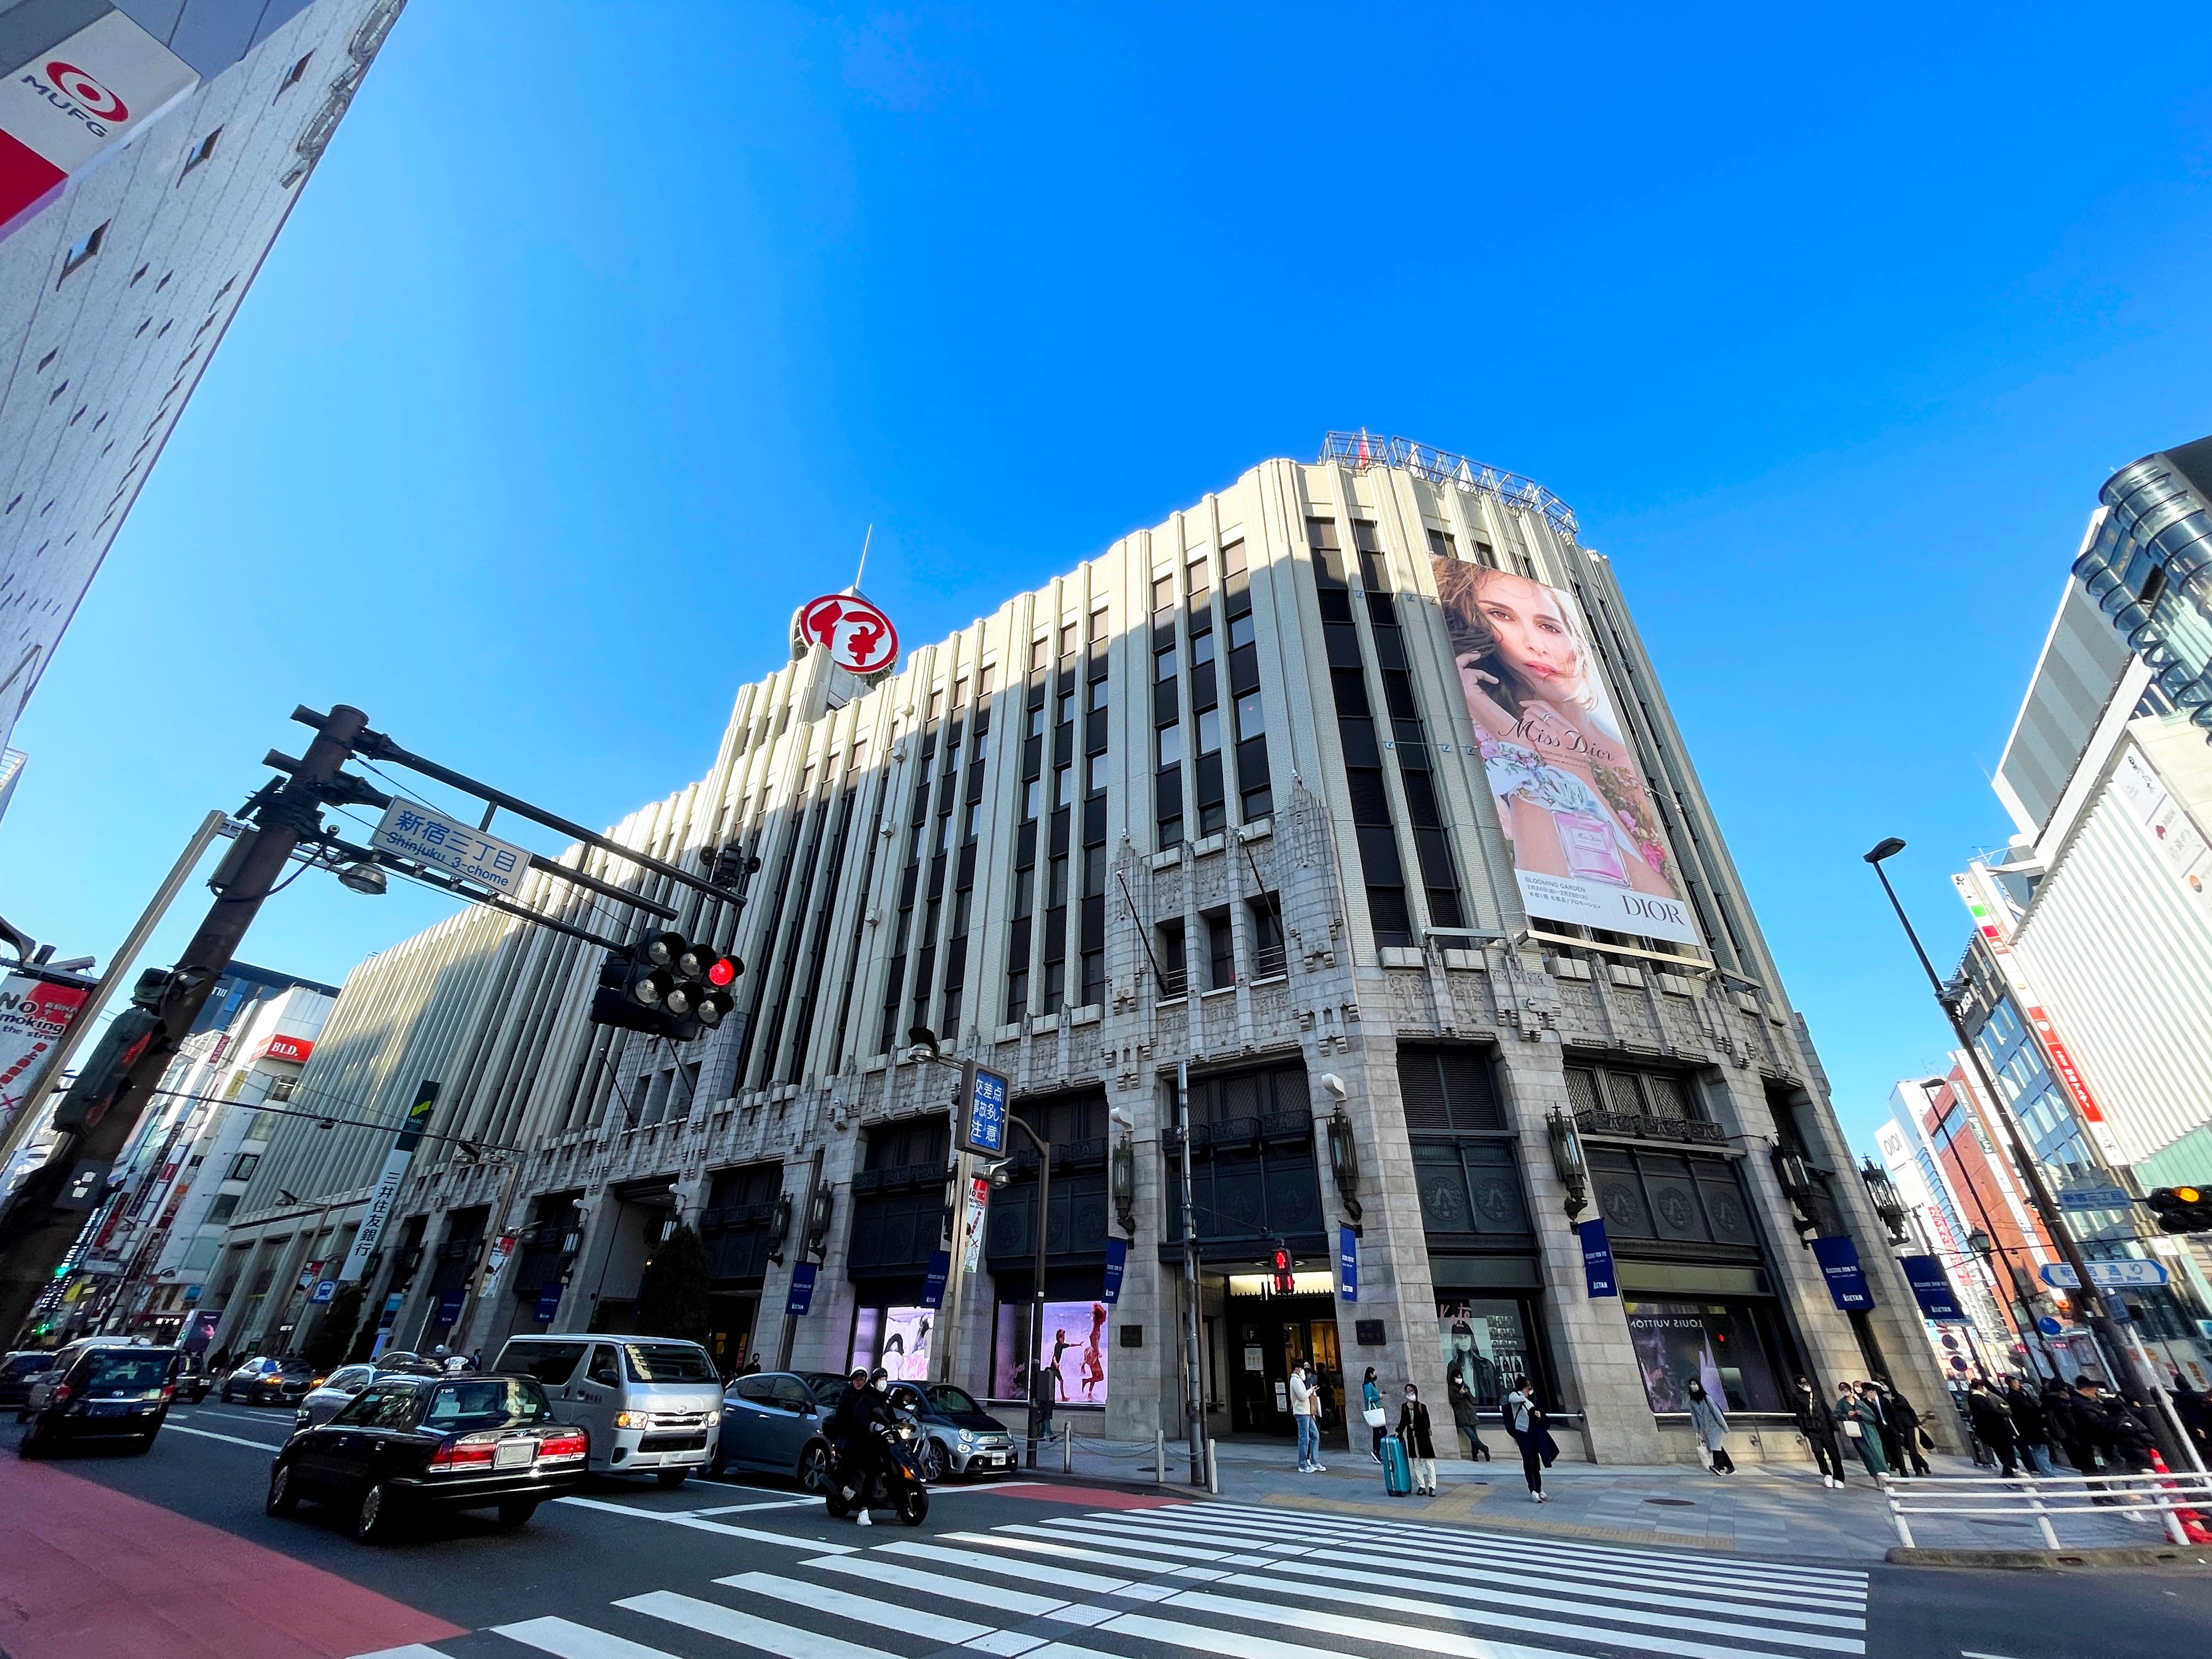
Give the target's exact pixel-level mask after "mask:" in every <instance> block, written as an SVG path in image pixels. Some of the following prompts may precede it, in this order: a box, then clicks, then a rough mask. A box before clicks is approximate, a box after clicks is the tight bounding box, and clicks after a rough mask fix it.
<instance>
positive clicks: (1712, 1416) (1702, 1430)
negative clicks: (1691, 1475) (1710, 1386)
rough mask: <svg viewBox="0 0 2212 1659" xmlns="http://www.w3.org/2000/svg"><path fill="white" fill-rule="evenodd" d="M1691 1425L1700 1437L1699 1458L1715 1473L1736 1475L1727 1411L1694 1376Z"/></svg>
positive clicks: (1691, 1392)
mask: <svg viewBox="0 0 2212 1659" xmlns="http://www.w3.org/2000/svg"><path fill="white" fill-rule="evenodd" d="M1690 1428H1691V1431H1692V1432H1693V1433H1694V1434H1696V1436H1697V1437H1698V1461H1699V1462H1700V1463H1703V1464H1704V1465H1705V1467H1706V1468H1708V1469H1710V1470H1711V1471H1712V1472H1713V1473H1714V1474H1735V1459H1734V1458H1732V1457H1730V1456H1729V1452H1728V1431H1729V1430H1728V1413H1726V1412H1724V1411H1723V1410H1722V1409H1721V1402H1720V1401H1717V1400H1715V1399H1714V1398H1713V1397H1712V1396H1711V1395H1708V1394H1707V1393H1706V1392H1705V1384H1704V1383H1702V1382H1700V1381H1699V1379H1698V1378H1696V1377H1694V1376H1693V1377H1692V1378H1691V1379H1690Z"/></svg>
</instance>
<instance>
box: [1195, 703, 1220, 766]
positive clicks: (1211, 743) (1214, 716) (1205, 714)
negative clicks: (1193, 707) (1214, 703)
mask: <svg viewBox="0 0 2212 1659" xmlns="http://www.w3.org/2000/svg"><path fill="white" fill-rule="evenodd" d="M1197 724H1198V752H1199V753H1200V754H1201V755H1211V754H1213V753H1215V752H1216V751H1217V750H1219V749H1220V747H1221V711H1220V709H1218V708H1201V709H1200V710H1199V711H1198V722H1197Z"/></svg>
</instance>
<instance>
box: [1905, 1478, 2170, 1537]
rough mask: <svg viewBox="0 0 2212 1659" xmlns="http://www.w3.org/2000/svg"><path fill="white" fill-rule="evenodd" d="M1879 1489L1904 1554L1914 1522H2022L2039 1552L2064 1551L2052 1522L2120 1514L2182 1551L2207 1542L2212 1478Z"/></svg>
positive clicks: (1929, 1482)
mask: <svg viewBox="0 0 2212 1659" xmlns="http://www.w3.org/2000/svg"><path fill="white" fill-rule="evenodd" d="M1881 1489H1882V1495H1883V1496H1884V1497H1885V1498H1887V1499H1888V1500H1889V1514H1890V1519H1891V1520H1892V1521H1893V1522H1895V1523H1896V1526H1897V1541H1898V1542H1899V1543H1900V1544H1902V1545H1904V1546H1905V1548H1907V1549H1912V1548H1915V1547H1917V1546H1916V1545H1915V1544H1914V1543H1913V1541H1912V1527H1911V1516H1963V1517H1965V1518H1966V1519H1967V1520H1971V1521H1991V1520H1997V1519H2001V1518H2002V1517H2006V1516H2028V1517H2031V1518H2032V1519H2033V1521H2034V1522H2035V1524H2036V1527H2037V1528H2038V1530H2039V1531H2040V1532H2041V1533H2042V1534H2043V1543H2044V1547H2045V1548H2046V1549H2054V1550H2056V1549H2064V1548H2067V1547H2068V1546H2067V1545H2064V1544H2062V1543H2061V1542H2060V1541H2059V1539H2058V1533H2057V1528H2055V1527H2054V1526H2053V1525H2052V1522H2054V1521H2056V1520H2059V1519H2062V1518H2063V1517H2066V1516H2081V1515H2093V1516H2125V1517H2126V1518H2128V1519H2129V1520H2130V1521H2134V1522H2137V1523H2139V1524H2140V1523H2145V1522H2153V1521H2156V1522H2160V1523H2162V1524H2163V1525H2164V1527H2165V1528H2166V1536H2167V1537H2169V1538H2171V1539H2172V1541H2174V1542H2175V1543H2176V1544H2179V1545H2180V1546H2182V1547H2184V1548H2187V1547H2190V1546H2191V1545H2192V1544H2196V1543H2199V1542H2202V1541H2204V1540H2205V1539H2207V1538H2212V1532H2208V1530H2207V1527H2208V1522H2212V1474H2097V1475H2087V1474H2045V1475H2015V1476H2012V1477H2009V1478H2008V1477H2006V1476H2004V1475H1997V1474H1972V1475H1961V1474H1936V1475H1919V1476H1909V1475H1895V1474H1885V1475H1883V1476H1882V1477H1881ZM2192 1533H2193V1534H2196V1535H2195V1536H2194V1537H2192V1536H2191V1534H2192ZM2074 1547H2076V1548H2078V1547H2080V1546H2078V1545H2077V1546H2074Z"/></svg>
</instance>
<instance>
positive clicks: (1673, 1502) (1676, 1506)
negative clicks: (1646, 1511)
mask: <svg viewBox="0 0 2212 1659" xmlns="http://www.w3.org/2000/svg"><path fill="white" fill-rule="evenodd" d="M1644 1502H1645V1503H1647V1504H1658V1505H1659V1506H1660V1507H1661V1508H1662V1509H1669V1510H1693V1509H1695V1508H1697V1507H1698V1506H1697V1504H1696V1502H1695V1501H1694V1500H1692V1499H1691V1498H1645V1499H1644Z"/></svg>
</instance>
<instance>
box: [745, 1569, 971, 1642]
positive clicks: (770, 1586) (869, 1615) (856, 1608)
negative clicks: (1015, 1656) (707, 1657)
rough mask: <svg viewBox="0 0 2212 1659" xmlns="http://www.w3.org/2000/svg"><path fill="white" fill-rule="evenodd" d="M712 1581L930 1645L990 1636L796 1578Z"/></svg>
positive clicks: (765, 1575)
mask: <svg viewBox="0 0 2212 1659" xmlns="http://www.w3.org/2000/svg"><path fill="white" fill-rule="evenodd" d="M714 1582H715V1583H718V1584H727V1585H728V1586H729V1587H730V1588H731V1589H741V1590H750V1591H751V1592H752V1593H753V1594H754V1595H768V1596H773V1597H774V1598H775V1600H777V1601H789V1602H791V1603H792V1604H793V1606H795V1607H819V1608H821V1609H822V1610H823V1612H824V1613H836V1615H837V1616H838V1617H839V1618H841V1619H850V1620H853V1621H854V1623H856V1624H862V1625H880V1626H883V1627H884V1629H885V1630H896V1631H903V1632H908V1633H909V1634H911V1635H915V1636H927V1637H928V1638H930V1640H932V1641H933V1642H942V1643H944V1644H945V1645H946V1646H948V1647H950V1646H952V1645H953V1644H957V1643H961V1642H972V1641H974V1640H975V1638H977V1637H979V1636H988V1635H989V1634H990V1633H991V1626H988V1625H977V1624H971V1623H970V1622H969V1620H965V1619H947V1618H945V1616H944V1615H943V1614H941V1613H926V1612H924V1611H923V1610H922V1609H921V1608H920V1607H902V1606H900V1605H899V1604H898V1603H897V1602H896V1601H871V1600H870V1599H869V1598H868V1597H866V1596H865V1595H852V1594H850V1593H848V1591H845V1590H841V1589H831V1588H830V1587H829V1585H827V1584H806V1583H800V1582H799V1580H798V1579H796V1578H779V1577H776V1576H775V1574H774V1573H770V1572H740V1573H736V1574H733V1575H732V1576H731V1577H727V1578H717V1579H716V1580H715V1581H714ZM717 1633H718V1634H719V1633H720V1632H717Z"/></svg>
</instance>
